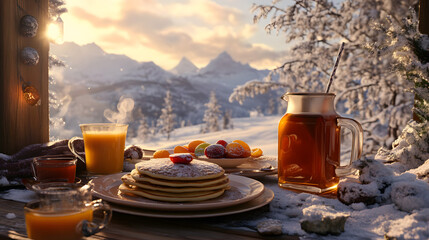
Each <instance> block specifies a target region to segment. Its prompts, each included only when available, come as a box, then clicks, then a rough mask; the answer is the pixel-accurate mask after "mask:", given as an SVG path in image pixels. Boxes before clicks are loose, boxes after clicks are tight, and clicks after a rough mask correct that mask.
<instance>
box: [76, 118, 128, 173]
mask: <svg viewBox="0 0 429 240" xmlns="http://www.w3.org/2000/svg"><path fill="white" fill-rule="evenodd" d="M79 126H80V129H81V130H82V135H83V142H84V146H85V160H83V159H82V158H81V157H80V156H79V155H78V154H77V152H76V151H75V149H74V147H73V141H74V140H76V139H79V138H77V137H74V138H72V139H70V141H69V144H68V145H69V148H70V150H71V151H72V153H73V154H75V155H76V157H78V158H79V159H80V160H82V161H84V162H85V163H86V170H87V171H88V172H89V173H92V174H112V173H118V172H121V171H122V168H123V163H124V149H125V139H126V136H127V129H128V125H127V124H118V123H91V124H80V125H79Z"/></svg>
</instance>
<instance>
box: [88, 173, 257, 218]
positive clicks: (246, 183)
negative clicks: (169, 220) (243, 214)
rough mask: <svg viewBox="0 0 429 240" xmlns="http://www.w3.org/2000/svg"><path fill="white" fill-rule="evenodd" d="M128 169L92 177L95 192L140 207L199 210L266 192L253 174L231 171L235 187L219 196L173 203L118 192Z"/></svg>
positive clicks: (99, 195) (123, 203) (232, 186)
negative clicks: (247, 175)
mask: <svg viewBox="0 0 429 240" xmlns="http://www.w3.org/2000/svg"><path fill="white" fill-rule="evenodd" d="M124 174H125V173H116V174H112V175H106V176H101V177H98V178H95V179H92V180H91V182H92V183H93V184H94V188H93V195H94V196H95V197H98V198H101V199H103V200H106V201H109V202H112V203H116V204H120V205H126V206H132V207H136V208H148V209H155V210H168V211H196V210H207V209H217V208H225V207H230V206H234V205H238V204H241V203H245V202H248V201H250V200H252V199H255V198H256V197H258V196H259V195H261V194H262V192H263V190H264V185H263V184H262V183H261V182H259V181H257V180H255V179H251V178H247V177H242V176H234V175H229V176H228V177H229V180H230V186H231V189H229V190H227V191H225V193H224V194H223V195H222V196H220V197H217V198H215V199H210V200H206V201H201V202H190V203H170V202H162V201H156V200H150V199H147V198H144V197H137V196H136V197H134V196H129V195H125V194H120V193H118V187H119V185H121V183H122V181H121V177H122V176H123V175H124Z"/></svg>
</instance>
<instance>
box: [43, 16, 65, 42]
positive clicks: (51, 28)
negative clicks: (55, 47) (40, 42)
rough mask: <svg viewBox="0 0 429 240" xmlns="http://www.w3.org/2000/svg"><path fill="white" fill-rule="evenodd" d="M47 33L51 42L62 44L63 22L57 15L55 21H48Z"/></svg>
mask: <svg viewBox="0 0 429 240" xmlns="http://www.w3.org/2000/svg"><path fill="white" fill-rule="evenodd" d="M47 35H48V38H49V40H50V41H51V42H53V43H56V44H62V43H63V42H64V22H63V20H62V19H61V17H57V19H56V20H55V21H53V22H51V23H49V25H48V31H47Z"/></svg>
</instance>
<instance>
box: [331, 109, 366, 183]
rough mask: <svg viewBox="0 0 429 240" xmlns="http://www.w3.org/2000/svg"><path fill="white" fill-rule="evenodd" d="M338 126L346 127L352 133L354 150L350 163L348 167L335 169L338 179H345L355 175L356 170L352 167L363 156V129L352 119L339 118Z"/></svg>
mask: <svg viewBox="0 0 429 240" xmlns="http://www.w3.org/2000/svg"><path fill="white" fill-rule="evenodd" d="M337 126H339V127H345V128H347V129H349V130H350V131H351V132H352V150H351V156H350V162H349V164H348V165H346V166H339V167H337V168H336V169H335V174H336V175H337V176H338V177H345V176H347V175H350V174H353V173H354V172H355V171H356V170H355V169H353V168H352V167H351V164H352V162H353V161H355V160H358V159H359V158H360V157H361V155H362V149H363V129H362V126H361V125H360V123H358V122H357V121H355V120H353V119H351V118H343V117H338V118H337Z"/></svg>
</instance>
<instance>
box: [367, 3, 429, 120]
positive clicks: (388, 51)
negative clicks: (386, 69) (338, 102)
mask: <svg viewBox="0 0 429 240" xmlns="http://www.w3.org/2000/svg"><path fill="white" fill-rule="evenodd" d="M388 19H389V21H388V23H387V24H377V25H376V29H377V30H379V32H380V34H381V35H383V36H384V39H385V41H378V42H374V43H372V44H368V48H369V49H370V50H371V51H372V52H374V53H375V54H377V55H379V56H380V57H383V58H389V59H392V60H393V61H392V64H393V69H394V70H395V71H396V72H397V73H398V74H399V75H401V76H402V77H403V78H404V79H406V80H408V81H409V83H410V84H408V86H409V89H408V90H409V91H411V92H413V93H414V94H415V96H416V98H415V105H414V113H415V114H416V115H417V117H418V119H419V120H420V121H425V122H428V121H429V37H428V35H426V34H421V33H420V32H419V30H418V24H419V22H418V19H417V16H416V13H415V11H414V10H413V9H410V12H409V14H408V17H406V18H403V21H402V24H401V25H399V24H397V23H396V22H394V21H393V20H392V18H391V17H390V16H389V17H388Z"/></svg>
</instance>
